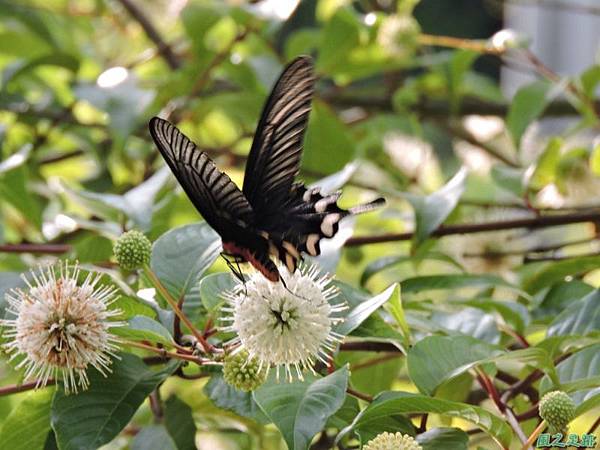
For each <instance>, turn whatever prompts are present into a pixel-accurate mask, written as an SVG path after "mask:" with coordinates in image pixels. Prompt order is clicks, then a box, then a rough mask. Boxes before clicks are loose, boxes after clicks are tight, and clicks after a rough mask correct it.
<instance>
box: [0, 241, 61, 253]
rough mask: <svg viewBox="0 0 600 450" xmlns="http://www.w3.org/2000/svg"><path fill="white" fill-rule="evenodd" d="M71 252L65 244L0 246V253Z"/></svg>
mask: <svg viewBox="0 0 600 450" xmlns="http://www.w3.org/2000/svg"><path fill="white" fill-rule="evenodd" d="M70 251H71V246H70V245H67V244H0V253H47V254H54V255H60V254H63V253H68V252H70Z"/></svg>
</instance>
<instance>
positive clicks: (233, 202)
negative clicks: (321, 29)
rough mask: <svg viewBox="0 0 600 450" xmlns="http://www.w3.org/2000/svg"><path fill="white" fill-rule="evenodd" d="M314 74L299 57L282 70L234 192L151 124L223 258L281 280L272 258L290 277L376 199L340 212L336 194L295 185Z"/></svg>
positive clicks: (160, 125)
mask: <svg viewBox="0 0 600 450" xmlns="http://www.w3.org/2000/svg"><path fill="white" fill-rule="evenodd" d="M314 82H315V77H314V74H313V68H312V61H311V59H310V58H308V57H299V58H296V59H295V60H294V61H292V62H291V63H290V64H289V65H288V66H287V67H286V68H285V69H284V71H283V73H282V74H281V76H280V78H279V80H278V81H277V83H276V84H275V87H274V88H273V91H272V92H271V95H270V96H269V98H268V100H267V102H266V104H265V107H264V109H263V113H262V115H261V119H260V121H259V124H258V127H257V131H256V135H255V138H254V141H253V143H252V148H251V149H250V153H249V155H248V162H247V164H246V171H245V176H244V184H243V188H242V190H240V189H239V188H238V187H237V186H236V185H235V183H233V182H232V181H231V179H230V178H229V177H228V176H227V175H226V174H225V173H223V172H221V171H219V170H218V169H217V168H216V166H215V164H214V163H213V162H212V160H211V159H210V158H209V157H208V155H207V154H206V153H205V152H202V151H201V150H200V149H198V148H197V147H196V145H195V144H194V143H193V142H192V141H191V140H189V139H188V138H187V137H186V136H185V135H183V133H181V132H180V131H179V130H178V129H177V128H176V127H175V126H174V125H172V124H171V123H169V122H167V121H166V120H163V119H160V118H158V117H154V118H152V119H151V120H150V124H149V127H150V134H151V135H152V138H153V139H154V142H155V143H156V145H157V147H158V149H159V150H160V152H161V154H162V155H163V157H164V159H165V161H166V162H167V164H168V165H169V167H170V168H171V170H172V171H173V173H174V174H175V176H176V178H177V180H178V181H179V183H180V184H181V186H182V187H183V189H184V191H185V192H186V194H187V195H188V197H189V198H190V200H191V201H192V203H193V204H194V206H195V207H196V209H198V211H199V212H200V214H202V216H203V217H204V220H206V222H207V223H208V224H209V225H210V226H211V227H212V228H213V229H214V230H215V231H217V233H219V235H220V236H221V239H222V241H223V253H224V254H226V255H229V256H232V257H233V258H235V261H236V262H248V263H250V264H251V265H252V266H253V267H254V268H255V269H257V270H258V271H260V272H261V273H262V274H263V275H264V276H265V277H266V278H267V279H269V280H270V281H273V282H276V281H279V280H280V279H281V278H280V274H279V270H278V268H277V265H276V264H275V263H274V262H273V260H272V258H275V259H278V260H279V261H281V262H282V263H283V265H285V267H286V268H287V270H288V271H290V272H294V271H295V270H296V267H297V265H298V262H299V261H300V260H301V259H302V254H303V253H307V254H309V255H311V256H318V255H319V254H320V253H321V249H320V240H321V239H322V238H331V237H333V236H334V235H335V234H336V233H337V231H338V227H339V225H338V223H339V221H340V220H341V219H343V218H344V217H346V216H348V215H352V214H359V213H362V212H367V211H369V210H372V209H374V208H376V207H378V206H380V205H381V204H383V203H384V200H383V199H382V198H380V199H377V200H375V201H373V202H371V203H368V204H365V205H359V206H356V207H354V208H350V209H349V210H344V209H342V208H340V207H339V206H338V205H337V200H338V198H339V196H340V193H339V192H336V193H333V194H323V193H321V192H320V190H319V189H318V188H306V187H305V186H304V184H302V183H300V182H296V181H295V178H296V176H297V175H298V172H299V168H300V158H301V155H302V141H303V138H304V132H305V130H306V127H307V124H308V116H309V113H310V102H311V99H312V95H313V91H314Z"/></svg>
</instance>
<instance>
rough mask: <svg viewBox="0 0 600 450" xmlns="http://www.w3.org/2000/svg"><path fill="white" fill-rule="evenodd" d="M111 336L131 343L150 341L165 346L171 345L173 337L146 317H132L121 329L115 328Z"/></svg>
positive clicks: (154, 321) (158, 324) (157, 323)
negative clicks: (113, 335) (128, 340)
mask: <svg viewBox="0 0 600 450" xmlns="http://www.w3.org/2000/svg"><path fill="white" fill-rule="evenodd" d="M111 331H112V333H113V334H116V335H117V336H121V337H123V338H126V339H130V340H132V341H150V342H155V343H160V344H165V345H169V346H170V345H173V337H172V336H171V333H169V330H167V329H166V328H165V327H163V326H162V325H161V324H160V323H159V322H157V321H156V320H153V319H151V318H150V317H146V316H134V317H132V318H131V319H129V320H128V321H127V325H126V326H123V327H115V328H113V329H112V330H111Z"/></svg>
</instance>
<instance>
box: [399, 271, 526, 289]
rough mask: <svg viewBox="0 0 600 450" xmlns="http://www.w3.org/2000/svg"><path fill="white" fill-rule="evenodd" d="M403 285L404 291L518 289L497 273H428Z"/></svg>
mask: <svg viewBox="0 0 600 450" xmlns="http://www.w3.org/2000/svg"><path fill="white" fill-rule="evenodd" d="M401 285H402V291H403V292H404V293H415V292H423V291H434V290H439V289H452V290H455V289H462V288H477V289H484V288H490V287H496V286H497V287H502V288H510V289H513V290H518V288H517V287H516V286H514V285H512V284H510V283H508V282H507V281H505V280H503V279H502V278H500V277H498V276H495V275H470V274H450V275H426V276H421V277H414V278H407V279H406V280H404V281H402V283H401Z"/></svg>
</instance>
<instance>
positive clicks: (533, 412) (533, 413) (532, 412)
mask: <svg viewBox="0 0 600 450" xmlns="http://www.w3.org/2000/svg"><path fill="white" fill-rule="evenodd" d="M537 416H538V404H537V403H535V404H534V405H533V406H532V407H531V408H529V409H528V410H527V411H525V412H523V413H521V414H517V415H516V418H517V420H518V421H519V422H523V421H524V420H529V419H533V418H534V417H537Z"/></svg>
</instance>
